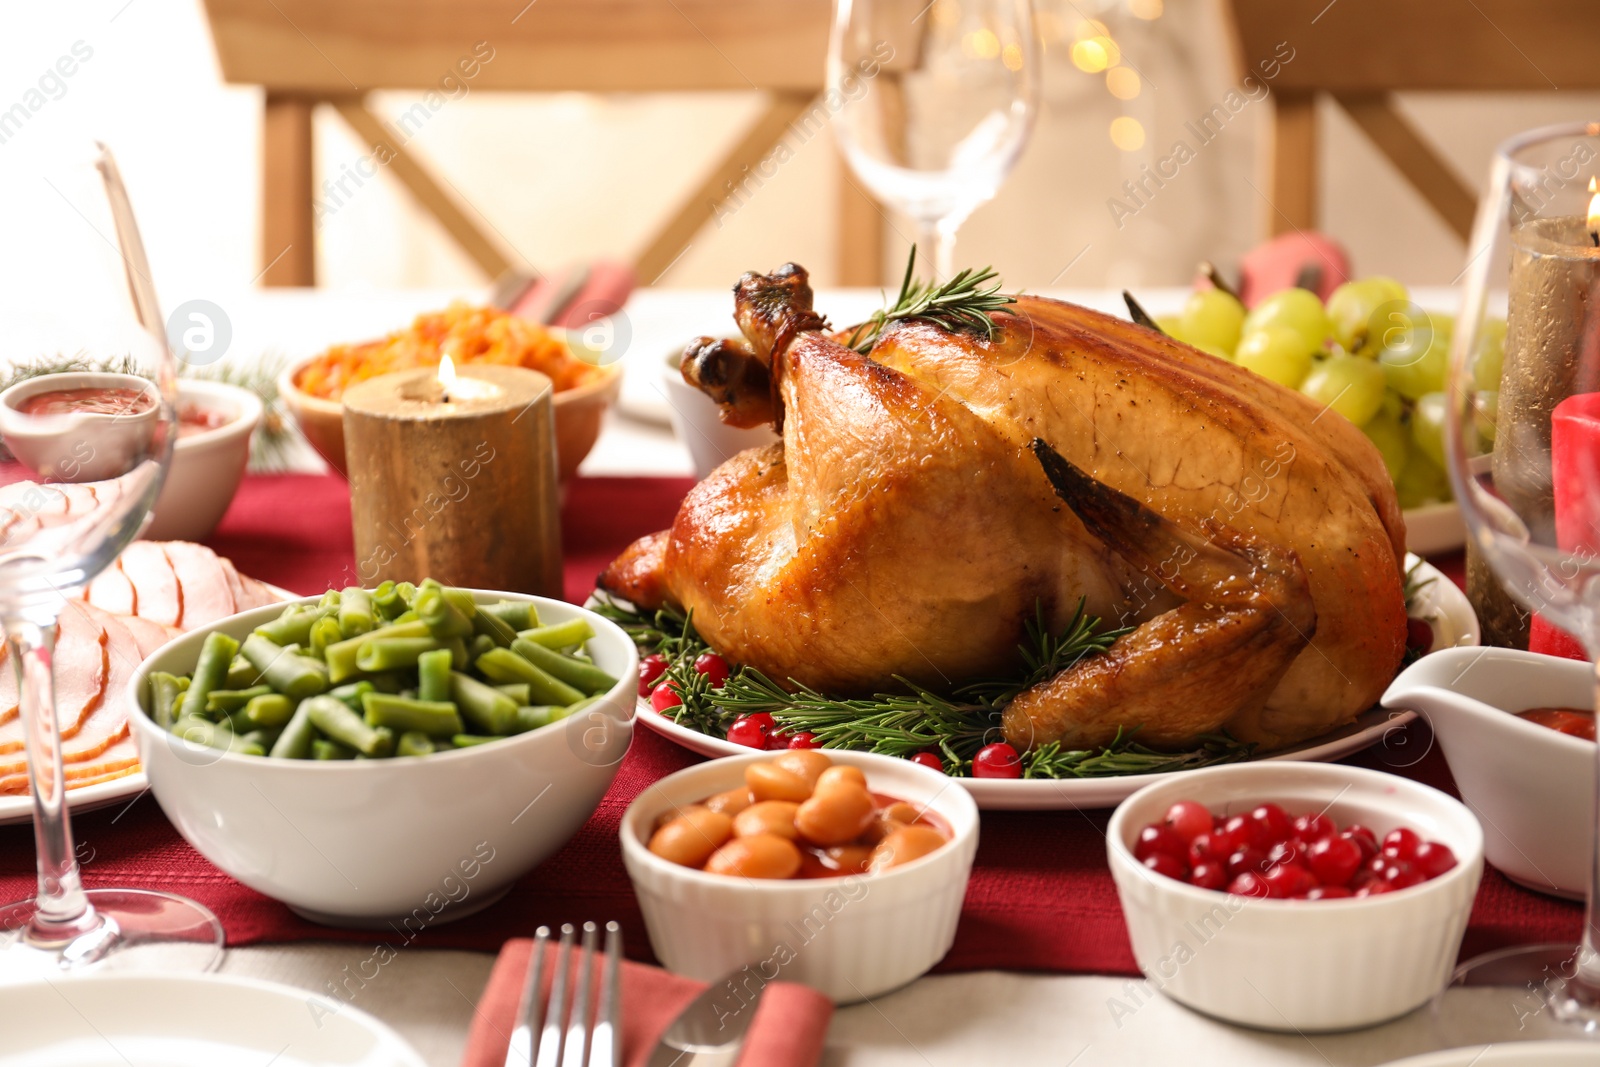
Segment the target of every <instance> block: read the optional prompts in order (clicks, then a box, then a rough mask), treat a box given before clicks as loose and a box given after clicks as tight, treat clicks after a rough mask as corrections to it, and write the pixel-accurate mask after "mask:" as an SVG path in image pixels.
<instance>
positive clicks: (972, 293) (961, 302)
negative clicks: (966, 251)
mask: <svg viewBox="0 0 1600 1067" xmlns="http://www.w3.org/2000/svg"><path fill="white" fill-rule="evenodd" d="M916 264H917V248H916V246H915V245H912V246H911V255H910V256H909V257H908V258H907V259H906V273H905V277H904V278H903V279H901V282H900V295H899V296H898V297H896V298H895V301H894V303H893V304H891V305H890V306H889V307H887V308H882V309H880V310H878V311H874V312H873V313H872V317H871V318H869V319H868V320H867V321H866V322H863V323H862V324H861V325H859V326H857V327H855V328H854V329H853V330H851V331H850V335H849V336H848V337H847V338H846V339H845V344H847V345H849V346H850V347H851V348H853V349H855V350H856V351H857V352H860V353H861V354H862V355H866V354H867V353H868V352H871V351H872V346H873V345H875V344H877V343H878V340H879V338H881V337H882V336H883V330H884V327H885V326H887V325H889V323H891V322H898V321H900V320H902V319H926V320H927V321H929V322H934V323H937V324H939V325H940V326H943V327H944V328H945V329H947V330H969V331H971V332H973V333H980V334H982V335H983V339H984V340H985V341H992V340H994V335H995V334H996V333H998V332H999V331H1000V328H999V327H998V326H996V325H995V323H994V320H993V319H991V318H990V317H989V312H991V311H1000V310H1002V309H1004V308H1005V307H1007V306H1008V305H1011V304H1015V303H1016V302H1017V298H1016V297H1014V296H1006V295H1005V294H1003V293H1001V292H1000V285H1001V283H1000V279H999V275H997V274H996V273H995V271H994V268H992V267H984V268H982V269H981V270H971V269H968V270H964V271H962V272H961V273H960V274H957V275H956V276H955V277H954V278H951V279H950V280H949V281H947V282H945V283H943V284H942V285H935V284H934V283H933V282H931V281H930V282H919V281H913V280H912V273H913V271H914V269H915V267H916ZM990 283H993V284H990Z"/></svg>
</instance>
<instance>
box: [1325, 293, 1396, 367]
mask: <svg viewBox="0 0 1600 1067" xmlns="http://www.w3.org/2000/svg"><path fill="white" fill-rule="evenodd" d="M1397 289H1398V290H1399V295H1398V296H1396V295H1395V291H1396V290H1397ZM1405 298H1406V291H1405V289H1404V288H1403V287H1401V286H1400V284H1399V283H1398V282H1396V281H1394V279H1392V278H1381V277H1380V278H1362V279H1360V280H1358V281H1352V282H1345V283H1344V284H1343V285H1341V286H1339V288H1337V289H1335V290H1334V291H1333V292H1332V293H1331V294H1330V295H1329V297H1328V322H1329V324H1330V325H1331V326H1332V328H1333V339H1334V340H1335V341H1338V342H1339V345H1340V347H1342V348H1343V349H1344V350H1345V351H1346V352H1349V353H1351V354H1352V355H1362V356H1375V355H1377V354H1378V348H1379V347H1380V346H1379V342H1378V336H1379V334H1381V333H1382V331H1381V329H1376V330H1375V329H1373V328H1372V327H1373V319H1374V317H1375V316H1377V314H1378V312H1379V310H1380V309H1381V308H1383V307H1384V306H1385V305H1387V304H1392V303H1395V302H1396V301H1402V300H1404V299H1405Z"/></svg>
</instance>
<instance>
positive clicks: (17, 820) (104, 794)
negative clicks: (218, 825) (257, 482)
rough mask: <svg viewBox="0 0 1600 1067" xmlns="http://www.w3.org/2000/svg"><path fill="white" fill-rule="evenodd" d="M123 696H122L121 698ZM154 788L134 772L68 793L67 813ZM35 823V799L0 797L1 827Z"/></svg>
mask: <svg viewBox="0 0 1600 1067" xmlns="http://www.w3.org/2000/svg"><path fill="white" fill-rule="evenodd" d="M263 584H266V586H267V589H268V591H269V592H271V593H272V594H273V595H274V596H276V597H277V598H278V599H279V600H298V599H299V596H300V594H298V593H291V592H289V590H287V589H281V588H279V587H278V586H275V585H272V584H270V583H263ZM119 696H120V695H119ZM148 788H150V780H149V779H148V778H146V777H145V775H144V772H143V771H134V772H133V773H132V774H129V775H124V776H123V777H121V778H113V779H112V780H111V781H109V782H101V783H100V784H99V785H86V786H83V787H81V788H78V789H68V790H67V810H68V811H70V812H72V813H73V814H74V815H77V814H81V813H83V812H86V811H94V810H95V809H96V808H107V807H110V806H111V805H113V804H118V803H121V802H123V801H131V800H132V799H133V798H134V797H137V796H138V795H139V794H141V793H143V792H144V791H145V790H146V789H148ZM32 819H33V798H32V797H30V796H27V795H23V796H6V797H0V826H20V825H21V824H23V823H25V822H29V821H31V820H32Z"/></svg>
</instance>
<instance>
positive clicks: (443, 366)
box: [439, 181, 1600, 400]
mask: <svg viewBox="0 0 1600 1067" xmlns="http://www.w3.org/2000/svg"><path fill="white" fill-rule="evenodd" d="M1590 184H1593V182H1592V181H1591V183H1590ZM1597 199H1600V198H1597ZM1592 210H1593V209H1591V211H1592ZM439 387H440V388H441V389H443V390H444V398H445V399H446V400H449V399H450V392H451V390H453V389H454V388H455V387H456V364H455V360H453V359H451V358H450V357H449V355H443V356H440V357H439Z"/></svg>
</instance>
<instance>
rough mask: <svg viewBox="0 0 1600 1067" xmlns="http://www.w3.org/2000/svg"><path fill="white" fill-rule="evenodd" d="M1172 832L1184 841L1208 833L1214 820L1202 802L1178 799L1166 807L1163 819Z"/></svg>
mask: <svg viewBox="0 0 1600 1067" xmlns="http://www.w3.org/2000/svg"><path fill="white" fill-rule="evenodd" d="M1164 821H1165V822H1166V824H1167V825H1168V826H1169V827H1171V828H1172V832H1173V833H1175V834H1177V835H1178V836H1179V837H1181V838H1183V839H1184V840H1185V841H1193V840H1194V839H1195V838H1196V837H1199V836H1200V835H1201V834H1209V833H1210V832H1211V827H1212V826H1214V825H1215V824H1216V823H1215V820H1214V819H1212V818H1211V812H1210V811H1209V810H1207V808H1206V806H1205V805H1204V804H1200V803H1197V802H1195V801H1193V800H1180V801H1178V802H1177V803H1176V804H1174V805H1172V807H1170V808H1168V809H1167V817H1166V819H1165V820H1164Z"/></svg>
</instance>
